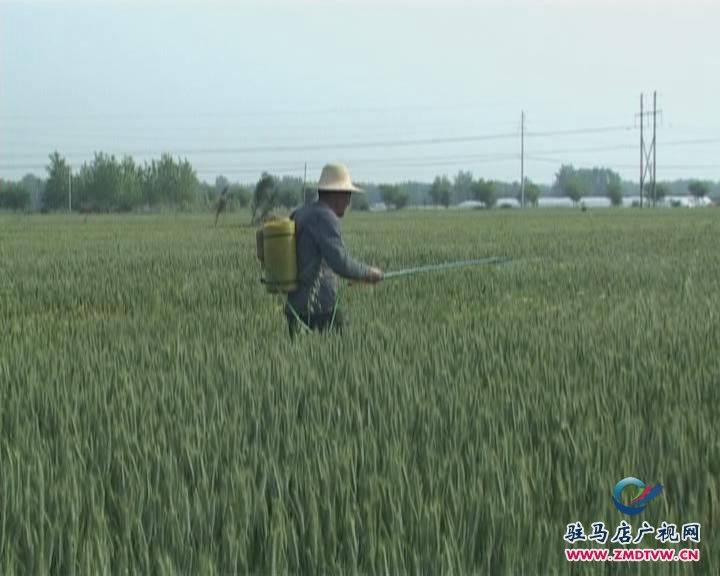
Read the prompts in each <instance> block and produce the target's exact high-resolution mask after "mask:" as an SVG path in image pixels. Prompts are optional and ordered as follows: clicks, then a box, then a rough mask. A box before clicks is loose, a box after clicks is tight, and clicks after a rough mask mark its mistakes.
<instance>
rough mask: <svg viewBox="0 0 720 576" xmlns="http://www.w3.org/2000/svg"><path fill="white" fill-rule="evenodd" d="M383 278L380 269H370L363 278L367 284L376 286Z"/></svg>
mask: <svg viewBox="0 0 720 576" xmlns="http://www.w3.org/2000/svg"><path fill="white" fill-rule="evenodd" d="M384 277H385V275H384V274H383V271H382V270H380V268H375V267H370V269H369V270H368V273H367V276H366V277H365V281H366V282H369V283H370V284H377V283H378V282H380V281H382V279H383V278H384Z"/></svg>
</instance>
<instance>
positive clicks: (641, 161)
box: [640, 94, 645, 208]
mask: <svg viewBox="0 0 720 576" xmlns="http://www.w3.org/2000/svg"><path fill="white" fill-rule="evenodd" d="M644 123H645V117H644V116H643V95H642V94H640V208H642V207H643V184H644V181H645V172H644V170H643V154H644V149H645V140H644V139H643V124H644Z"/></svg>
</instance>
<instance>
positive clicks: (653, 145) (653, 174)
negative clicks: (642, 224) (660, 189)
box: [652, 90, 657, 208]
mask: <svg viewBox="0 0 720 576" xmlns="http://www.w3.org/2000/svg"><path fill="white" fill-rule="evenodd" d="M656 130H657V90H656V91H655V92H653V142H652V150H653V171H652V197H653V208H655V203H656V201H657V196H656V195H655V166H657V162H656V158H657V156H656V152H657V142H656V140H655V132H656Z"/></svg>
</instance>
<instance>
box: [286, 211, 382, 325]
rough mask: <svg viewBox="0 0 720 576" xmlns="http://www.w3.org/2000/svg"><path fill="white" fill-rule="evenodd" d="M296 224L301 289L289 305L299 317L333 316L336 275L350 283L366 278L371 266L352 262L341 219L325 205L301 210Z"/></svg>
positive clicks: (297, 214)
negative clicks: (310, 315)
mask: <svg viewBox="0 0 720 576" xmlns="http://www.w3.org/2000/svg"><path fill="white" fill-rule="evenodd" d="M290 218H292V219H293V220H295V226H296V229H295V237H296V249H297V261H298V285H299V287H298V289H297V290H296V291H295V292H291V293H290V294H288V302H289V303H290V304H291V305H292V306H293V308H294V309H295V311H296V312H297V313H298V314H300V316H301V317H302V316H306V315H307V314H323V313H329V312H332V310H333V307H334V305H335V299H336V297H337V279H336V277H335V274H337V275H338V276H341V277H343V278H347V279H351V280H362V279H364V278H365V277H366V276H367V273H368V266H367V265H365V264H362V263H360V262H356V261H355V260H353V259H352V258H351V257H350V256H349V255H348V253H347V251H346V249H345V244H344V243H343V240H342V236H341V235H340V219H339V218H338V217H337V215H336V214H335V212H333V211H332V209H331V208H330V207H329V206H328V205H327V204H324V203H323V202H320V201H317V202H315V203H314V204H311V205H310V206H305V207H303V208H299V209H298V210H296V211H295V212H293V213H292V214H291V215H290Z"/></svg>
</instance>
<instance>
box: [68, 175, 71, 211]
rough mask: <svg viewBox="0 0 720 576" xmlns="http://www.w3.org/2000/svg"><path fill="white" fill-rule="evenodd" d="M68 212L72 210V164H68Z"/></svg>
mask: <svg viewBox="0 0 720 576" xmlns="http://www.w3.org/2000/svg"><path fill="white" fill-rule="evenodd" d="M68 212H72V166H68Z"/></svg>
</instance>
